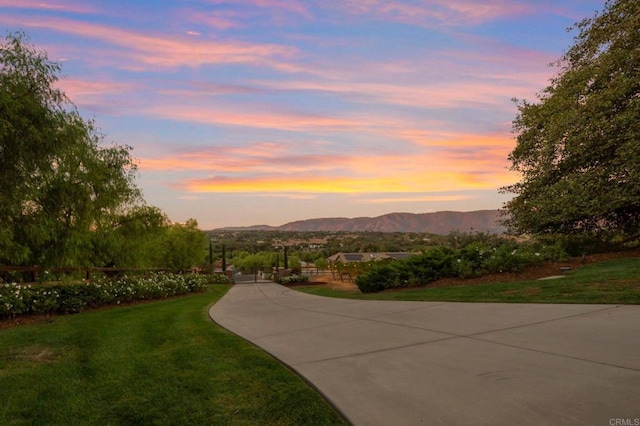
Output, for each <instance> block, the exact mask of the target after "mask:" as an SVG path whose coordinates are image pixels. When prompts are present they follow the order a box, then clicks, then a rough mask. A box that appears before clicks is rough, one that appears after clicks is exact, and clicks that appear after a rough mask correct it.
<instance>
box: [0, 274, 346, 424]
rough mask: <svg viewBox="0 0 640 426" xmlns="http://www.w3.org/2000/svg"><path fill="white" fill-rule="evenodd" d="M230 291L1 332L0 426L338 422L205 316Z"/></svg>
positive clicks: (303, 387) (270, 362)
mask: <svg viewBox="0 0 640 426" xmlns="http://www.w3.org/2000/svg"><path fill="white" fill-rule="evenodd" d="M228 288H229V286H223V285H215V286H210V287H209V289H208V290H207V291H205V292H204V293H201V294H196V295H190V296H184V297H180V298H176V299H172V300H165V301H160V302H154V303H148V304H141V305H135V306H128V307H120V308H115V309H108V310H100V311H93V312H86V313H82V314H77V315H70V316H59V317H55V318H54V320H53V322H52V323H43V324H33V325H28V326H22V327H16V328H11V329H7V330H3V331H0V400H1V401H2V404H1V405H0V424H3V425H20V424H47V425H85V424H86V425H93V424H117V425H141V424H157V425H163V424H166V425H175V424H279V425H289V424H290V425H299V424H314V425H316V424H332V425H333V424H344V423H345V422H344V420H343V419H342V418H341V417H340V415H339V414H338V413H336V411H335V410H334V409H333V408H332V407H331V406H329V404H328V403H327V402H326V401H325V400H324V399H323V398H322V397H321V396H320V395H319V394H318V393H317V392H316V391H315V390H313V389H311V388H310V387H309V386H308V385H307V384H306V383H305V382H304V381H303V380H302V379H301V378H299V377H298V376H297V375H295V374H294V373H292V372H291V371H289V370H288V369H287V368H286V367H284V366H283V365H281V364H280V363H279V362H278V361H276V360H275V359H273V358H272V357H271V356H270V355H268V354H267V353H265V352H263V351H262V350H261V349H258V348H257V347H255V346H253V345H252V344H250V343H247V342H246V341H244V340H243V339H241V338H239V337H237V336H235V335H233V334H231V333H230V332H228V331H226V330H224V329H223V328H221V327H220V326H218V325H217V324H215V323H213V322H212V321H211V320H210V318H209V317H208V315H207V310H208V307H209V306H211V304H212V303H215V301H217V300H218V299H220V298H221V297H222V296H223V295H224V294H225V292H226V291H227V290H228Z"/></svg>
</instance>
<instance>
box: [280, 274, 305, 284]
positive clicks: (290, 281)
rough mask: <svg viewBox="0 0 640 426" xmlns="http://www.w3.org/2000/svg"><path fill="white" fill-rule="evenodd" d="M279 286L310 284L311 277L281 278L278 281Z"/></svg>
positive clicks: (291, 276) (290, 276) (292, 276)
mask: <svg viewBox="0 0 640 426" xmlns="http://www.w3.org/2000/svg"><path fill="white" fill-rule="evenodd" d="M277 282H278V284H285V285H286V284H298V283H306V282H309V277H308V276H306V275H296V274H293V275H289V276H288V277H279V278H278V279H277Z"/></svg>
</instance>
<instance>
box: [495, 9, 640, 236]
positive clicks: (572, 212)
mask: <svg viewBox="0 0 640 426" xmlns="http://www.w3.org/2000/svg"><path fill="white" fill-rule="evenodd" d="M571 29H572V30H574V31H577V35H576V36H575V38H574V44H573V45H572V46H571V47H570V48H569V49H568V50H567V52H566V53H565V54H564V55H563V56H562V57H561V59H560V60H559V61H558V63H557V65H558V66H559V67H560V72H559V73H558V75H557V76H556V77H554V78H552V79H551V80H550V85H549V86H548V87H547V88H545V89H544V90H543V91H542V92H541V93H540V94H538V99H537V102H532V103H530V102H527V101H518V100H516V103H517V107H518V115H517V116H516V118H515V120H514V122H513V129H514V132H515V134H516V135H517V144H516V147H515V149H514V150H513V152H511V154H510V156H509V159H510V160H511V162H512V167H511V168H512V170H514V171H516V172H519V173H520V174H521V176H522V178H521V180H520V181H519V182H518V183H516V184H514V185H511V186H507V187H505V188H502V191H504V192H506V193H512V194H514V198H513V199H512V200H511V201H509V202H507V203H506V204H505V206H504V207H505V213H506V220H505V224H506V225H508V226H509V227H510V228H511V229H512V230H513V231H516V232H523V233H536V234H543V233H556V232H559V233H568V234H571V233H578V234H591V235H611V234H618V235H620V234H623V235H626V236H627V237H636V236H637V235H638V234H639V231H640V2H638V1H637V0H617V1H611V0H609V1H607V2H606V3H605V5H604V9H603V11H602V12H601V13H596V14H595V16H594V17H593V18H588V19H584V20H583V21H581V22H579V23H577V24H575V25H574V26H573V27H572V28H571Z"/></svg>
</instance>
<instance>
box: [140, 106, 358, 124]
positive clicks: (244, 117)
mask: <svg viewBox="0 0 640 426" xmlns="http://www.w3.org/2000/svg"><path fill="white" fill-rule="evenodd" d="M144 112H145V114H148V115H151V116H155V117H161V118H165V119H171V120H178V121H188V122H195V123H203V124H212V125H214V124H215V125H227V126H241V127H253V128H263V129H278V130H288V131H302V130H314V129H315V130H320V129H322V130H348V129H356V128H359V127H361V125H362V123H361V122H359V121H357V120H352V119H347V118H338V117H331V116H326V115H320V114H311V113H309V114H305V113H300V112H277V111H268V112H267V111H251V110H247V111H233V110H232V109H230V108H218V107H211V106H208V105H204V106H199V105H193V104H187V105H180V106H176V105H157V106H152V107H148V108H147V109H146V110H145V111H144Z"/></svg>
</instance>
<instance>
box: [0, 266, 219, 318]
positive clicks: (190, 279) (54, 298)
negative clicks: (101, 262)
mask: <svg viewBox="0 0 640 426" xmlns="http://www.w3.org/2000/svg"><path fill="white" fill-rule="evenodd" d="M223 281H224V282H228V279H227V278H226V277H222V279H221V278H220V277H219V276H215V275H196V274H186V275H178V274H167V273H157V274H152V275H150V276H148V277H126V276H124V277H120V278H117V279H113V280H108V279H97V280H93V281H87V282H82V283H80V284H63V285H54V286H30V285H20V284H15V283H14V284H3V285H0V318H6V317H14V316H16V315H23V314H50V313H60V314H67V313H77V312H80V311H82V310H85V309H87V308H95V307H98V306H106V305H113V304H116V305H117V304H121V303H131V302H134V301H137V300H153V299H163V298H167V297H171V296H179V295H184V294H188V293H194V292H200V291H203V290H204V289H205V288H206V286H207V285H208V284H212V283H221V282H223Z"/></svg>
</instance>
